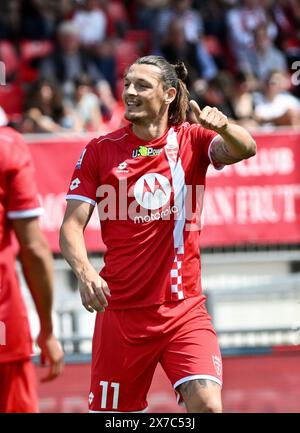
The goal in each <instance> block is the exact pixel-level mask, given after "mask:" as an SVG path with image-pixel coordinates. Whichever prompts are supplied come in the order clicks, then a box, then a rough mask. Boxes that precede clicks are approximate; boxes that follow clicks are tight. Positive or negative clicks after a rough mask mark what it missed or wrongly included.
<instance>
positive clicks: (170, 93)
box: [165, 87, 177, 104]
mask: <svg viewBox="0 0 300 433" xmlns="http://www.w3.org/2000/svg"><path fill="white" fill-rule="evenodd" d="M176 93H177V90H176V89H175V87H170V88H169V89H168V90H166V93H165V103H166V104H171V102H173V101H174V99H175V98H176Z"/></svg>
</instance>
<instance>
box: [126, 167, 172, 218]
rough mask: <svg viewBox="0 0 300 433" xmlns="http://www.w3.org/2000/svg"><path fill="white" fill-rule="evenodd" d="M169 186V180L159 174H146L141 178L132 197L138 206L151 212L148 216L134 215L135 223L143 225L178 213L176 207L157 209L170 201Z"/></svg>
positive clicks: (170, 189)
mask: <svg viewBox="0 0 300 433" xmlns="http://www.w3.org/2000/svg"><path fill="white" fill-rule="evenodd" d="M171 191H172V188H171V185H170V182H169V180H168V179H167V178H166V177H165V176H163V175H161V174H159V173H147V174H145V175H143V176H141V177H140V178H139V179H138V181H137V182H136V184H135V186H134V197H135V199H136V201H137V202H138V204H139V205H141V206H142V207H143V208H144V209H149V210H151V211H155V210H156V212H151V214H150V215H143V216H142V215H135V216H134V217H133V220H134V222H135V223H145V222H150V221H155V220H159V219H163V218H169V217H170V215H171V214H176V213H178V208H177V206H168V207H167V208H165V209H162V210H161V211H158V209H161V208H163V207H164V206H166V204H167V203H169V201H170V196H171Z"/></svg>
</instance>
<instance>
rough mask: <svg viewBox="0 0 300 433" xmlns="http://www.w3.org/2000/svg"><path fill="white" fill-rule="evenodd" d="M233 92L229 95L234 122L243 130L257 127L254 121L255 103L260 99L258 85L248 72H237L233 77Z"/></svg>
mask: <svg viewBox="0 0 300 433" xmlns="http://www.w3.org/2000/svg"><path fill="white" fill-rule="evenodd" d="M234 82H235V84H234V90H233V92H232V95H231V101H232V106H233V110H234V113H235V118H236V122H237V123H238V124H239V125H241V126H244V127H245V128H252V127H257V126H259V125H258V123H257V122H256V120H254V106H255V102H256V101H258V100H259V99H260V94H259V93H258V90H259V86H260V83H259V82H258V80H257V79H256V78H255V76H254V75H252V74H251V73H249V72H246V73H245V72H242V71H240V72H238V73H237V74H236V76H235V77H234Z"/></svg>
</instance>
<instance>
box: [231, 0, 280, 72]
mask: <svg viewBox="0 0 300 433" xmlns="http://www.w3.org/2000/svg"><path fill="white" fill-rule="evenodd" d="M261 24H265V25H266V26H267V33H268V35H269V37H270V38H271V40H274V39H275V37H276V35H277V27H276V25H275V24H274V22H272V21H270V20H269V19H268V14H267V13H266V11H265V9H264V8H263V7H262V6H261V5H260V3H259V0H242V4H241V6H237V7H234V8H232V9H231V10H229V11H228V13H227V26H228V32H229V41H230V47H231V50H232V53H233V55H234V57H235V61H236V69H237V70H242V69H243V65H244V63H245V61H246V58H247V56H248V52H249V49H250V50H251V49H252V48H253V46H254V31H255V29H256V28H257V27H258V26H260V25H261Z"/></svg>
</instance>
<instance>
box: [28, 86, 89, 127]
mask: <svg viewBox="0 0 300 433" xmlns="http://www.w3.org/2000/svg"><path fill="white" fill-rule="evenodd" d="M21 129H22V132H24V133H25V132H28V133H29V132H31V133H35V132H51V133H53V132H69V131H74V132H79V131H82V129H83V122H82V121H81V119H80V118H79V116H77V115H76V113H74V112H73V111H71V110H70V109H67V108H66V107H65V106H64V104H63V99H62V95H61V93H60V90H59V88H58V87H57V86H56V85H55V84H53V83H52V82H51V81H49V80H47V79H42V80H40V81H38V82H35V83H34V84H33V86H32V88H31V90H30V91H29V93H28V95H27V99H26V100H25V114H24V119H23V123H22V126H21Z"/></svg>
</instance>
